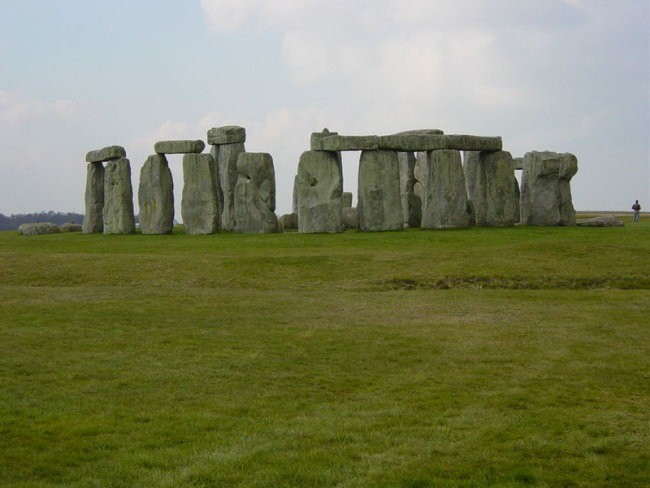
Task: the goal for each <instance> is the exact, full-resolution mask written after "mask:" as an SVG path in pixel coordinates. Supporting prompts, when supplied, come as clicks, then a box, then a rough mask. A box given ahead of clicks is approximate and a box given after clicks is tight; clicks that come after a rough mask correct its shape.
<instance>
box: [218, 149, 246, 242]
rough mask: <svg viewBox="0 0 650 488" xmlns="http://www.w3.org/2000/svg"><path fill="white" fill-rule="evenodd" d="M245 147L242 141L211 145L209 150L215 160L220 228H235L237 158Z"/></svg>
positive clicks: (227, 229) (232, 229) (229, 229)
mask: <svg viewBox="0 0 650 488" xmlns="http://www.w3.org/2000/svg"><path fill="white" fill-rule="evenodd" d="M245 151H246V149H245V147H244V143H243V142H238V143H232V144H221V145H213V146H212V149H211V151H210V154H212V157H213V158H214V160H215V163H216V165H215V168H216V170H217V173H218V174H217V176H216V178H217V181H218V183H219V184H218V190H219V202H220V208H221V230H225V231H229V232H230V231H234V230H235V185H236V184H237V158H238V157H239V155H240V154H241V153H243V152H245Z"/></svg>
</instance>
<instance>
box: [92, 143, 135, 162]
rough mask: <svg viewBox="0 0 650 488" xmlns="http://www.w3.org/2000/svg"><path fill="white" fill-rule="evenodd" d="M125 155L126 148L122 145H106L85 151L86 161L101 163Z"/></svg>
mask: <svg viewBox="0 0 650 488" xmlns="http://www.w3.org/2000/svg"><path fill="white" fill-rule="evenodd" d="M125 157H126V150H125V149H124V148H123V147H122V146H108V147H104V148H102V149H97V150H95V151H90V152H88V153H86V162H88V163H103V162H105V161H115V160H116V159H120V158H125Z"/></svg>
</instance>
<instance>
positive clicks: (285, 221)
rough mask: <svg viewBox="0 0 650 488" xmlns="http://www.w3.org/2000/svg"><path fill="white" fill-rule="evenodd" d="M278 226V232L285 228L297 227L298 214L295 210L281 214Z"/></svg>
mask: <svg viewBox="0 0 650 488" xmlns="http://www.w3.org/2000/svg"><path fill="white" fill-rule="evenodd" d="M278 226H279V228H280V232H284V230H285V229H296V230H297V229H298V214H297V213H295V212H292V213H289V214H284V215H281V216H280V218H279V219H278Z"/></svg>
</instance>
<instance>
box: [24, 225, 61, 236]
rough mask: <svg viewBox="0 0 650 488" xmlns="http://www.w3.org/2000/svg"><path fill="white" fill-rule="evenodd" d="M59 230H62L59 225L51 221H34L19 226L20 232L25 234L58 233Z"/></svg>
mask: <svg viewBox="0 0 650 488" xmlns="http://www.w3.org/2000/svg"><path fill="white" fill-rule="evenodd" d="M59 232H61V229H60V228H59V226H58V225H56V224H53V223H51V222H34V223H30V224H21V225H20V227H18V233H19V234H20V235H23V236H35V235H39V234H58V233H59Z"/></svg>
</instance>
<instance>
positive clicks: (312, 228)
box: [298, 151, 344, 233]
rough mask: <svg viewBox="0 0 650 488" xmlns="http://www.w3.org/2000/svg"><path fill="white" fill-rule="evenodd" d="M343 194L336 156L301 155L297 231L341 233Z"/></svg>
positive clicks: (322, 152)
mask: <svg viewBox="0 0 650 488" xmlns="http://www.w3.org/2000/svg"><path fill="white" fill-rule="evenodd" d="M342 193H343V171H342V168H341V157H340V155H339V153H336V152H327V151H305V152H303V153H302V155H301V156H300V161H299V163H298V231H299V232H302V233H316V232H342V231H343V230H344V227H343V217H342V215H341V207H342V201H341V194H342Z"/></svg>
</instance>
